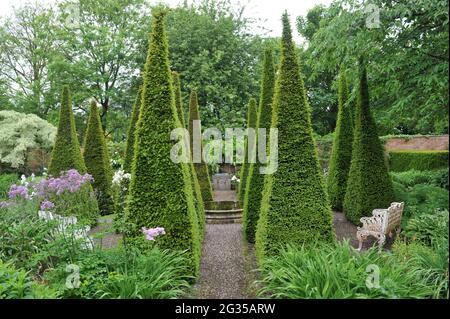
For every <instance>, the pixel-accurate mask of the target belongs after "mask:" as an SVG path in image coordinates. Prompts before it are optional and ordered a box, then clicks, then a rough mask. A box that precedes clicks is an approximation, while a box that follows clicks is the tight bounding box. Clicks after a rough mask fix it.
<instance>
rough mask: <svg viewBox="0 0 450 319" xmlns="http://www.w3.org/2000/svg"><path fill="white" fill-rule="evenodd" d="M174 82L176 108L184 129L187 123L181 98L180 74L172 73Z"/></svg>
mask: <svg viewBox="0 0 450 319" xmlns="http://www.w3.org/2000/svg"><path fill="white" fill-rule="evenodd" d="M172 81H173V89H174V92H175V106H176V109H177V113H178V119H179V120H180V122H181V125H182V127H186V121H185V120H184V108H183V100H182V98H181V84H180V75H179V74H178V72H175V71H172Z"/></svg>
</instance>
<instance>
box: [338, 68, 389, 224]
mask: <svg viewBox="0 0 450 319" xmlns="http://www.w3.org/2000/svg"><path fill="white" fill-rule="evenodd" d="M359 63H360V66H359V72H360V75H359V96H358V103H357V108H356V118H355V133H354V141H353V150H352V161H351V165H350V172H349V176H348V181H347V190H346V193H345V198H344V212H345V216H347V218H348V219H349V220H350V221H352V222H353V223H354V224H358V223H359V219H360V218H361V217H362V216H367V215H369V214H370V213H371V212H372V210H373V209H375V208H380V207H388V206H389V205H390V203H391V202H392V201H394V190H393V186H392V181H391V178H390V176H389V174H388V170H387V165H386V162H385V159H384V149H383V146H382V145H381V142H380V139H379V138H378V133H377V127H376V124H375V121H374V119H373V117H372V114H371V112H370V108H369V87H368V83H367V72H366V68H365V65H364V62H363V61H362V60H360V62H359Z"/></svg>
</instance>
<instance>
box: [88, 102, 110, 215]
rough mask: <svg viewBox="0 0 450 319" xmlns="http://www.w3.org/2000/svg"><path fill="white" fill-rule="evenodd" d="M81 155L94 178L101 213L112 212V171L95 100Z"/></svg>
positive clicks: (92, 104) (93, 185) (93, 184)
mask: <svg viewBox="0 0 450 319" xmlns="http://www.w3.org/2000/svg"><path fill="white" fill-rule="evenodd" d="M83 156H84V161H85V163H86V168H87V172H88V173H89V174H91V175H92V177H93V178H94V181H93V182H92V187H93V188H94V191H95V196H96V197H97V201H98V207H99V209H100V213H101V215H108V214H112V213H114V200H113V196H112V190H111V186H112V185H111V184H112V174H113V173H112V168H111V163H110V162H109V154H108V148H107V147H106V141H105V135H104V133H103V128H102V122H101V119H100V114H99V112H98V108H97V102H95V101H92V102H91V113H90V114H89V120H88V124H87V130H86V137H85V141H84V153H83Z"/></svg>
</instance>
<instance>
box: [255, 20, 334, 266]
mask: <svg viewBox="0 0 450 319" xmlns="http://www.w3.org/2000/svg"><path fill="white" fill-rule="evenodd" d="M282 20H283V35H282V40H281V61H280V66H279V71H278V76H277V80H276V85H275V95H274V100H273V108H272V112H273V114H272V124H271V125H272V127H274V128H278V170H277V171H276V172H275V173H273V174H271V175H266V178H265V185H264V190H263V195H262V203H261V211H260V217H259V220H258V224H257V228H256V254H257V258H258V262H259V264H260V265H261V264H262V263H263V262H264V260H265V259H266V258H268V257H270V256H274V255H275V256H276V255H278V254H279V253H280V248H281V247H283V246H286V245H295V246H301V245H311V244H313V243H314V242H328V243H330V242H333V241H334V240H335V234H334V229H333V219H332V214H331V209H330V205H329V203H328V197H327V193H326V190H325V182H324V180H323V176H322V170H321V168H320V166H319V161H318V156H317V151H316V148H315V143H314V139H313V135H312V125H311V110H310V107H309V105H308V102H307V100H306V94H305V87H304V83H303V80H302V76H301V74H300V66H299V60H298V56H297V54H296V52H295V46H294V43H293V41H292V34H291V27H290V24H289V17H288V15H287V13H285V14H283V18H282ZM270 152H272V149H270Z"/></svg>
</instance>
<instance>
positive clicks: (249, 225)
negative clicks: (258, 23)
mask: <svg viewBox="0 0 450 319" xmlns="http://www.w3.org/2000/svg"><path fill="white" fill-rule="evenodd" d="M274 85H275V67H274V65H273V57H272V50H271V49H270V48H266V50H265V52H264V69H263V74H262V81H261V96H260V99H259V110H258V123H257V125H256V127H257V128H264V129H266V135H268V130H269V129H270V125H271V119H272V100H273V90H274ZM258 138H259V137H258V136H257V139H258ZM256 143H257V144H256V145H258V141H256ZM260 167H261V163H260V162H259V161H257V162H256V163H251V164H250V168H249V173H248V177H247V186H246V187H245V196H244V212H243V228H244V235H245V238H246V239H247V240H248V241H249V242H252V243H253V242H255V232H256V224H257V223H258V219H259V212H260V210H261V199H262V198H261V197H262V191H263V188H264V175H263V174H261V173H260V171H259V170H260Z"/></svg>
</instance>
